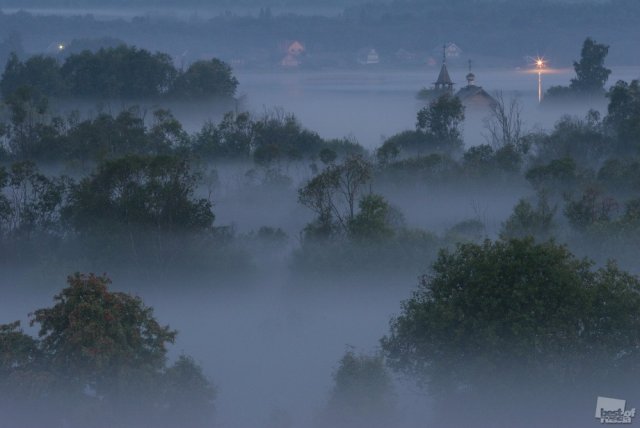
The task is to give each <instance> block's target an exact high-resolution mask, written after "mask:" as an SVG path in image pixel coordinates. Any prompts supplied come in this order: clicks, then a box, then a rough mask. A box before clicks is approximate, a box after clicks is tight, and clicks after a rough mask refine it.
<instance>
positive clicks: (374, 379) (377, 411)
mask: <svg viewBox="0 0 640 428" xmlns="http://www.w3.org/2000/svg"><path fill="white" fill-rule="evenodd" d="M333 379H334V382H335V383H334V386H333V388H332V390H331V394H330V396H329V402H328V403H327V405H326V407H325V409H324V411H323V413H322V414H321V415H320V418H319V421H318V422H319V426H322V427H324V426H332V427H337V428H342V427H344V428H347V427H354V426H368V427H380V428H382V427H388V426H392V425H393V421H394V416H395V415H394V412H395V397H394V388H393V382H392V380H391V376H390V374H389V372H388V371H387V369H386V367H385V364H384V360H383V358H382V357H381V356H380V355H373V356H368V355H357V354H355V353H354V352H353V351H348V352H346V353H345V355H344V356H343V357H342V359H341V360H340V364H339V366H338V369H337V370H336V371H335V373H334V375H333Z"/></svg>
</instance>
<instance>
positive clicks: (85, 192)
mask: <svg viewBox="0 0 640 428" xmlns="http://www.w3.org/2000/svg"><path fill="white" fill-rule="evenodd" d="M199 179H200V175H199V174H198V172H197V171H196V172H194V171H192V170H191V168H190V164H189V162H188V161H186V160H184V159H181V158H178V157H173V156H155V157H139V156H127V157H124V158H121V159H117V160H113V161H107V162H104V163H102V164H100V165H99V167H98V169H97V171H96V172H94V173H93V174H92V175H91V176H89V177H87V178H85V179H83V180H82V181H80V182H79V183H78V184H77V185H76V186H74V187H73V189H72V190H71V192H70V196H69V202H68V204H67V205H66V206H65V208H64V210H63V213H62V214H63V221H64V222H65V224H67V225H69V226H71V228H72V230H73V231H75V232H76V233H77V234H78V235H79V236H80V237H82V242H83V244H84V245H88V246H91V247H94V248H92V249H91V251H90V254H93V255H94V257H99V256H107V257H108V258H109V257H121V258H122V259H123V260H128V261H131V260H133V261H134V262H141V263H151V264H152V265H156V266H157V267H161V268H166V267H167V266H168V265H169V264H170V263H172V262H174V261H175V258H176V257H187V258H188V257H189V254H190V253H189V252H188V251H186V250H187V249H188V246H187V243H188V242H193V241H190V240H189V239H190V238H192V239H196V238H198V239H197V240H196V242H200V241H201V240H205V239H206V238H207V236H209V234H208V232H210V231H211V230H212V225H213V221H214V219H215V216H214V214H213V212H212V203H211V201H210V200H209V199H207V198H198V197H196V196H195V192H196V186H197V184H198V181H199Z"/></svg>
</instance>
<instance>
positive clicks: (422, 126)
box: [416, 95, 464, 152]
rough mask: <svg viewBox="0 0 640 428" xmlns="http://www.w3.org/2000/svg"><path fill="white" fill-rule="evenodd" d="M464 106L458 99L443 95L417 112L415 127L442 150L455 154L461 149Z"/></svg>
mask: <svg viewBox="0 0 640 428" xmlns="http://www.w3.org/2000/svg"><path fill="white" fill-rule="evenodd" d="M463 121H464V106H463V105H462V102H461V101H460V99H459V98H458V97H453V96H449V95H443V96H441V97H439V98H437V99H436V100H434V101H432V102H431V103H430V104H429V106H427V107H425V108H423V109H422V110H420V111H419V112H418V121H417V125H416V127H417V128H418V130H421V131H424V132H426V133H427V134H428V135H429V136H430V137H431V138H432V139H433V140H434V143H435V144H436V145H438V146H440V147H441V148H442V149H443V150H445V151H449V152H455V151H457V150H459V149H460V148H461V147H462V137H461V129H460V127H461V125H462V122H463Z"/></svg>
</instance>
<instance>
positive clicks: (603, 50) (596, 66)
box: [570, 37, 611, 94]
mask: <svg viewBox="0 0 640 428" xmlns="http://www.w3.org/2000/svg"><path fill="white" fill-rule="evenodd" d="M608 53H609V46H607V45H604V44H601V43H597V42H596V41H595V40H593V39H592V38H590V37H587V39H586V40H585V41H584V43H583V45H582V51H581V53H580V61H577V62H574V63H573V68H574V69H575V71H576V77H575V78H574V79H571V84H570V88H571V89H572V90H574V91H576V92H578V93H584V94H598V93H603V92H604V85H605V83H607V80H608V79H609V75H610V74H611V70H609V69H608V68H606V67H605V66H604V61H605V58H606V57H607V54H608Z"/></svg>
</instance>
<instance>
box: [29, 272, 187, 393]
mask: <svg viewBox="0 0 640 428" xmlns="http://www.w3.org/2000/svg"><path fill="white" fill-rule="evenodd" d="M67 283H68V287H67V288H65V289H63V290H62V292H61V293H60V294H58V295H56V296H55V297H54V302H55V305H54V306H53V307H51V308H45V309H38V310H36V311H35V312H34V314H33V318H32V320H31V324H32V325H33V324H38V325H39V326H40V329H39V332H38V336H39V337H40V343H41V349H42V352H43V353H44V357H45V358H46V364H47V366H48V368H49V369H50V370H52V371H53V372H54V373H56V374H57V375H60V376H63V377H64V378H65V379H68V380H69V381H70V382H71V383H72V385H73V386H75V387H77V388H79V389H83V388H85V387H87V386H88V387H91V388H92V389H93V390H95V391H96V393H97V394H98V395H105V396H108V397H111V398H112V399H116V397H117V395H118V393H119V392H120V391H121V388H122V387H123V385H126V384H128V383H130V386H133V385H135V382H131V380H132V379H131V378H130V376H135V377H137V376H144V375H145V374H150V375H153V374H156V373H159V372H160V371H161V370H162V369H163V367H164V364H165V360H166V353H167V344H170V343H173V342H174V340H175V337H176V332H175V331H173V330H171V329H170V328H169V327H168V326H161V325H160V324H159V323H158V322H157V321H156V320H155V319H154V317H153V309H152V308H150V307H147V306H145V305H144V304H143V303H142V300H141V299H140V298H137V297H132V296H130V295H128V294H125V293H118V292H110V291H108V288H107V287H108V285H109V284H110V283H111V281H110V280H109V279H108V278H107V277H104V276H95V275H81V274H75V275H72V276H70V277H69V278H68V279H67Z"/></svg>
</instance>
